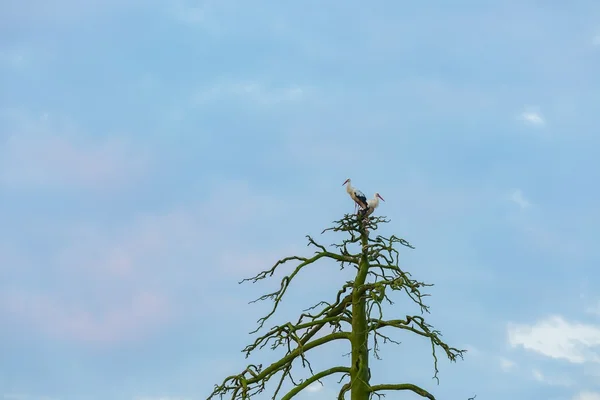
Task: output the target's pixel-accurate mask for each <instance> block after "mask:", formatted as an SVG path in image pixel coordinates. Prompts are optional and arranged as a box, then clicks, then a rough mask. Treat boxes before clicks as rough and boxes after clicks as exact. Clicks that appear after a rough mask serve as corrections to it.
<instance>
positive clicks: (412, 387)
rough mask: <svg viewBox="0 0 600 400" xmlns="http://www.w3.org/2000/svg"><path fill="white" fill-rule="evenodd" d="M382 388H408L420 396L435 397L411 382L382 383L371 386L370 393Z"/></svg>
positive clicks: (433, 399)
mask: <svg viewBox="0 0 600 400" xmlns="http://www.w3.org/2000/svg"><path fill="white" fill-rule="evenodd" d="M384 390H410V391H411V392H413V393H416V394H418V395H419V396H421V397H426V398H428V399H430V400H435V397H434V396H433V395H432V394H431V393H429V392H428V391H427V390H425V389H422V388H420V387H419V386H417V385H413V384H412V383H396V384H384V385H374V386H371V393H376V392H379V391H384Z"/></svg>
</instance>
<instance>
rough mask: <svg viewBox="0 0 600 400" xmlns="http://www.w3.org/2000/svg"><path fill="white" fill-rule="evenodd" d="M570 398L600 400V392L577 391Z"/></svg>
mask: <svg viewBox="0 0 600 400" xmlns="http://www.w3.org/2000/svg"><path fill="white" fill-rule="evenodd" d="M572 400H600V393H598V392H587V391H584V392H579V393H577V394H576V395H575V396H574V397H573V399H572Z"/></svg>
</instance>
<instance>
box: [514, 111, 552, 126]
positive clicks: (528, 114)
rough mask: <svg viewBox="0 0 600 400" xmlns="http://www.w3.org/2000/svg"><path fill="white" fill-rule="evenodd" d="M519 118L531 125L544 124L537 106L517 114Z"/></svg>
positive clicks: (544, 121)
mask: <svg viewBox="0 0 600 400" xmlns="http://www.w3.org/2000/svg"><path fill="white" fill-rule="evenodd" d="M519 119H520V120H521V121H523V122H524V123H525V124H527V125H531V126H544V125H545V124H546V120H545V119H544V116H543V115H542V114H541V112H540V111H539V110H537V107H534V108H531V109H526V110H525V111H523V112H522V113H521V114H520V115H519Z"/></svg>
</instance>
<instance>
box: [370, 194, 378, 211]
mask: <svg viewBox="0 0 600 400" xmlns="http://www.w3.org/2000/svg"><path fill="white" fill-rule="evenodd" d="M378 206H379V197H377V196H375V197H374V198H372V199H371V207H373V208H377V207H378Z"/></svg>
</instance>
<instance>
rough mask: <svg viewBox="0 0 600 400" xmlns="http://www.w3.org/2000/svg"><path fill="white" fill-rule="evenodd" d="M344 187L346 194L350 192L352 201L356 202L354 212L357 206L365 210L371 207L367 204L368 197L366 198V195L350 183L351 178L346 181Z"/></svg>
mask: <svg viewBox="0 0 600 400" xmlns="http://www.w3.org/2000/svg"><path fill="white" fill-rule="evenodd" d="M346 184H347V185H346ZM344 185H346V192H348V194H349V195H350V197H351V198H352V200H354V212H356V206H357V205H358V206H360V207H361V208H363V209H366V208H368V207H369V206H368V204H367V196H365V195H364V193H363V192H361V191H360V190H358V189H355V188H353V187H352V182H351V181H350V178H348V179H346V181H345V182H344V183H342V186H344Z"/></svg>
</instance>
